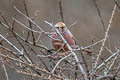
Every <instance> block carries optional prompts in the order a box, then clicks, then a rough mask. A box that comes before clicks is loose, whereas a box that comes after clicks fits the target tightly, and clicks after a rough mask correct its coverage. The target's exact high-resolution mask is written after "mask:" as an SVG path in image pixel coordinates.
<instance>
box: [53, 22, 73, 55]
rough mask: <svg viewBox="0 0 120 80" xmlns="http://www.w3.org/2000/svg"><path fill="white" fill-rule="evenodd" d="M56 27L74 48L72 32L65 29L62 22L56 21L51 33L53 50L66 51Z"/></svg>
mask: <svg viewBox="0 0 120 80" xmlns="http://www.w3.org/2000/svg"><path fill="white" fill-rule="evenodd" d="M56 29H57V30H59V31H60V33H61V34H62V36H63V37H64V39H65V40H66V41H67V43H68V44H69V45H70V46H71V47H72V48H73V49H74V48H75V41H74V39H73V35H72V33H71V32H70V31H69V30H68V29H67V27H66V26H65V24H64V23H63V22H58V23H56V25H55V28H53V29H52V32H53V34H52V35H51V44H52V46H53V49H54V50H55V51H58V52H59V53H60V54H62V53H65V52H66V51H68V48H67V46H66V44H64V43H63V40H62V39H61V37H60V36H59V35H58V34H57V33H56Z"/></svg>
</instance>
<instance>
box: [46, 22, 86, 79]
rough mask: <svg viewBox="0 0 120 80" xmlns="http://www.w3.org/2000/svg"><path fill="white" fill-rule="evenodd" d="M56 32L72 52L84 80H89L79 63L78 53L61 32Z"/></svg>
mask: <svg viewBox="0 0 120 80" xmlns="http://www.w3.org/2000/svg"><path fill="white" fill-rule="evenodd" d="M47 23H49V22H47ZM49 24H50V26H52V27H54V26H53V25H52V24H51V23H49ZM55 30H56V33H57V34H58V35H59V36H60V37H61V38H62V41H63V43H64V44H66V46H67V48H68V49H69V51H70V52H71V54H72V55H73V56H74V58H75V61H76V63H77V65H78V67H79V69H80V70H81V72H82V74H83V75H84V79H85V80H88V77H87V75H86V72H85V71H84V69H83V67H82V65H81V64H80V63H79V59H78V57H77V55H76V53H75V52H74V51H73V49H72V48H71V46H70V45H69V44H68V43H67V41H66V40H65V38H64V37H63V36H62V34H61V33H60V32H59V30H58V29H55Z"/></svg>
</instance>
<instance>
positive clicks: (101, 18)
mask: <svg viewBox="0 0 120 80" xmlns="http://www.w3.org/2000/svg"><path fill="white" fill-rule="evenodd" d="M93 1H94V4H95V7H96V9H97V13H98V16H99V17H100V20H101V23H102V26H103V30H104V32H105V23H104V21H103V17H102V15H101V12H100V9H99V7H98V4H97V2H96V0H93Z"/></svg>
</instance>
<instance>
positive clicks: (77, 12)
mask: <svg viewBox="0 0 120 80" xmlns="http://www.w3.org/2000/svg"><path fill="white" fill-rule="evenodd" d="M23 1H24V0H0V12H2V13H3V14H4V16H6V17H7V19H8V21H9V22H12V17H17V19H18V20H20V21H21V22H23V23H26V20H25V18H24V17H23V16H21V15H20V14H19V13H18V12H17V11H16V10H15V9H14V6H16V7H17V8H18V9H19V10H20V11H22V12H23V13H25V10H24V4H23ZM58 1H59V0H26V3H27V7H28V12H29V15H30V17H31V18H32V17H35V22H36V23H37V24H38V25H40V26H41V27H42V28H43V29H44V30H45V31H50V30H51V28H50V27H49V25H48V24H46V23H44V21H48V22H51V23H53V24H55V23H56V22H58V21H61V17H60V14H59V4H58ZM61 1H62V7H63V15H64V21H65V24H66V26H68V28H69V29H70V31H71V32H72V33H73V35H74V37H75V38H76V40H77V44H78V45H81V46H87V45H90V44H92V41H94V42H96V41H98V40H101V39H103V38H104V29H106V28H107V26H108V22H109V19H110V16H111V13H112V10H113V7H114V1H113V0H96V2H97V4H98V7H99V9H100V12H101V15H102V17H103V21H104V23H105V28H104V27H103V25H102V23H101V20H100V17H99V15H98V12H97V9H96V7H95V3H94V0H61ZM35 13H36V14H35ZM35 15H37V16H35ZM119 21H120V11H119V10H116V12H115V16H114V18H113V22H112V27H111V28H110V32H109V44H110V45H109V48H110V49H111V50H112V51H115V47H117V46H119V43H120V35H119V34H120V22H119ZM74 22H76V24H74V25H73V26H71V27H69V26H70V25H72V24H73V23H74ZM34 29H37V28H34ZM15 30H16V32H18V33H20V34H21V31H26V29H25V28H23V27H21V26H20V25H18V24H16V26H15ZM0 33H1V34H3V35H5V34H7V33H9V32H8V30H7V29H5V28H3V27H2V26H0ZM21 35H22V34H21ZM36 36H38V34H36ZM41 39H42V40H41V41H42V43H43V44H44V45H45V46H47V47H49V48H51V44H50V42H49V38H47V37H46V36H42V38H41ZM96 49H98V50H99V49H100V48H99V47H98V48H96ZM96 51H97V50H96ZM103 56H105V55H103ZM7 69H9V68H7ZM9 71H10V72H9V74H8V75H9V77H10V80H16V79H17V80H24V78H23V76H22V75H20V74H18V75H16V72H14V71H12V70H9ZM15 75H16V76H15ZM26 78H28V77H26ZM0 80H6V77H5V74H4V71H3V67H2V65H0Z"/></svg>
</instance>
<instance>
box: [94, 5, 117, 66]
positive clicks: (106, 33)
mask: <svg viewBox="0 0 120 80" xmlns="http://www.w3.org/2000/svg"><path fill="white" fill-rule="evenodd" d="M116 7H117V6H116V5H114V9H113V11H112V15H111V18H110V20H109V24H108V27H107V30H106V31H105V36H104V40H103V42H102V46H101V48H100V51H99V53H98V55H97V59H96V61H95V66H94V68H96V66H97V64H98V61H99V58H100V56H101V54H102V51H103V50H104V46H105V42H106V40H107V37H108V33H109V30H110V27H111V23H112V21H113V17H114V14H115V10H116Z"/></svg>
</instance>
